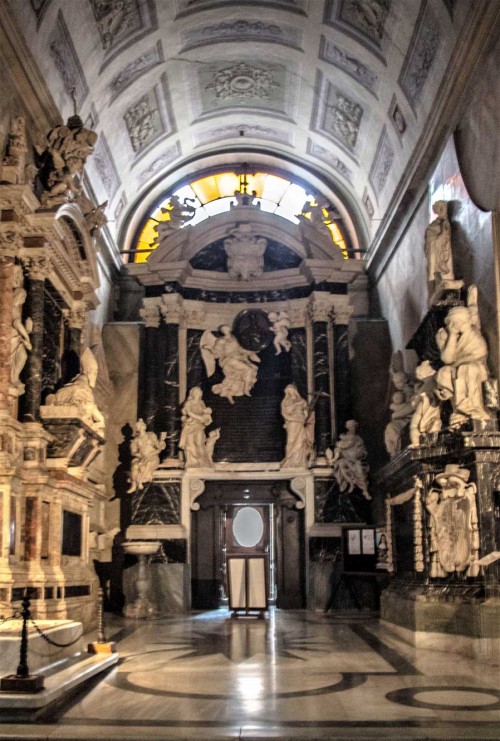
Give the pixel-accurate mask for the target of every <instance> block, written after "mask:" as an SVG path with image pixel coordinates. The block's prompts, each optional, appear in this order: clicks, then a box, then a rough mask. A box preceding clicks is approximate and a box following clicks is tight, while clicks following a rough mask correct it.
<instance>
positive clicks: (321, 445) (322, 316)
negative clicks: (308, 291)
mask: <svg viewBox="0 0 500 741" xmlns="http://www.w3.org/2000/svg"><path fill="white" fill-rule="evenodd" d="M309 315H310V319H311V329H312V376H313V383H314V401H315V407H314V409H315V413H316V421H315V426H314V440H315V445H316V457H317V459H321V458H324V456H325V453H326V450H327V448H331V447H332V445H333V441H332V403H331V392H332V383H331V379H330V362H329V356H330V353H329V345H330V342H329V336H330V335H331V331H330V325H331V317H332V301H331V296H330V294H322V293H315V294H313V296H312V298H311V302H310V304H309Z"/></svg>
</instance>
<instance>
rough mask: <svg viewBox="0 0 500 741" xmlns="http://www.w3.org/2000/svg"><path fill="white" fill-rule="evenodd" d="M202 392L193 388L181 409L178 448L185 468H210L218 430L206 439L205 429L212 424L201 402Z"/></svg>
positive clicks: (210, 413) (204, 405) (207, 408)
mask: <svg viewBox="0 0 500 741" xmlns="http://www.w3.org/2000/svg"><path fill="white" fill-rule="evenodd" d="M202 396H203V392H202V390H201V388H200V387H199V386H194V387H193V388H192V389H191V391H190V392H189V394H188V397H187V399H186V401H185V402H184V406H183V407H182V433H181V438H180V441H179V448H180V449H181V450H183V451H184V456H185V459H186V466H187V467H191V466H192V467H202V468H211V467H212V466H213V459H212V457H213V452H214V447H215V443H216V442H217V440H218V439H219V437H220V430H212V432H210V433H209V435H208V437H207V436H206V434H205V429H206V428H207V427H208V426H209V425H210V424H212V410H211V409H210V407H207V405H206V404H205V402H204V401H203V398H202Z"/></svg>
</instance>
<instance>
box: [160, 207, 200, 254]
mask: <svg viewBox="0 0 500 741" xmlns="http://www.w3.org/2000/svg"><path fill="white" fill-rule="evenodd" d="M192 203H194V200H193V199H192V198H185V199H184V200H183V201H181V200H180V198H179V196H176V195H173V196H171V197H170V200H169V203H168V207H167V208H162V209H161V212H162V214H168V216H169V218H168V219H167V220H166V221H160V223H159V224H158V225H157V226H155V231H156V232H157V234H158V236H157V237H156V241H157V242H159V243H161V241H162V239H164V238H165V237H166V236H168V235H169V234H171V233H172V232H176V231H179V229H182V227H183V226H185V225H186V224H188V223H189V222H190V221H191V220H192V219H193V218H194V215H195V213H196V207H195V206H192V205H190V204H192Z"/></svg>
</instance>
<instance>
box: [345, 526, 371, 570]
mask: <svg viewBox="0 0 500 741" xmlns="http://www.w3.org/2000/svg"><path fill="white" fill-rule="evenodd" d="M342 541H343V554H344V571H345V572H346V573H349V572H352V573H356V572H358V573H359V572H372V571H375V568H376V565H377V553H376V547H375V528H374V527H367V526H363V525H360V526H359V527H345V528H343V530H342Z"/></svg>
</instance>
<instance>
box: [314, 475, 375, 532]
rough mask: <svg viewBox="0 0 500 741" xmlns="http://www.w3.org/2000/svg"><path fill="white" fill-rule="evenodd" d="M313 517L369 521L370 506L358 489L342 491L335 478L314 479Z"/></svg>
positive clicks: (343, 520) (331, 520) (339, 520)
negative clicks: (349, 491)
mask: <svg viewBox="0 0 500 741" xmlns="http://www.w3.org/2000/svg"><path fill="white" fill-rule="evenodd" d="M314 519H315V521H316V522H371V521H372V517H371V507H370V503H369V502H368V501H367V500H366V499H364V497H363V495H362V494H361V492H360V491H359V490H358V489H355V490H354V491H353V492H351V493H348V492H345V491H344V492H342V491H340V488H339V485H338V483H337V481H336V479H316V481H315V482H314Z"/></svg>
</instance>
